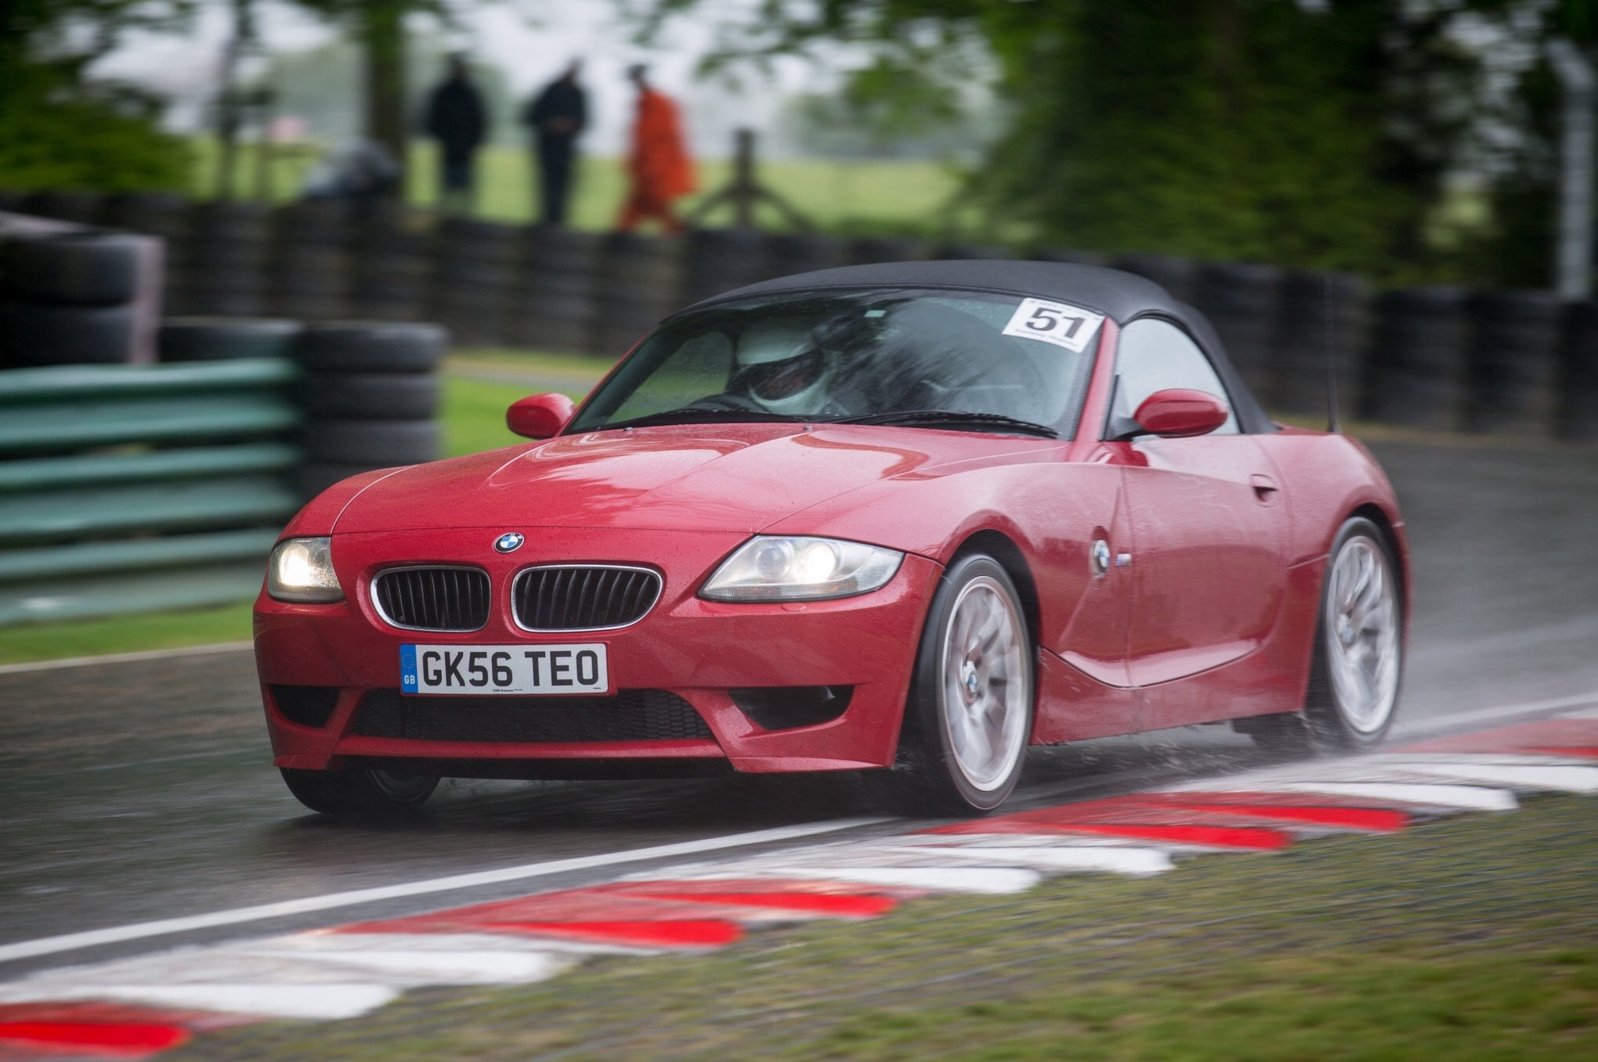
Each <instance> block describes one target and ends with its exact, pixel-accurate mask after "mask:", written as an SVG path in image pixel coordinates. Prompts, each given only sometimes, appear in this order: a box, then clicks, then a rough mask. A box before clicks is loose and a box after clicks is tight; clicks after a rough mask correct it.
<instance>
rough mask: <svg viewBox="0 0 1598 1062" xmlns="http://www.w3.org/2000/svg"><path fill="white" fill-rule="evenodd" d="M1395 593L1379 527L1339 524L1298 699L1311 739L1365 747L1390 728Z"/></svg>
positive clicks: (1397, 633)
mask: <svg viewBox="0 0 1598 1062" xmlns="http://www.w3.org/2000/svg"><path fill="white" fill-rule="evenodd" d="M1401 593H1402V590H1401V587H1400V585H1399V581H1398V573H1397V566H1396V565H1395V564H1394V563H1393V557H1392V552H1391V550H1390V548H1389V547H1388V545H1387V540H1386V538H1385V537H1384V536H1383V535H1382V532H1381V529H1380V528H1378V527H1377V526H1376V525H1375V524H1374V523H1372V522H1371V521H1369V520H1366V519H1364V518H1363V517H1355V518H1354V519H1351V520H1349V521H1348V522H1346V523H1345V524H1343V526H1342V528H1341V530H1339V531H1338V533H1337V538H1336V540H1335V541H1334V542H1333V543H1332V555H1331V560H1330V562H1329V563H1328V564H1327V566H1326V578H1325V581H1324V585H1323V586H1322V589H1321V602H1320V615H1319V620H1318V624H1317V629H1316V633H1315V659H1314V663H1313V665H1312V670H1311V672H1310V684H1309V697H1308V699H1307V700H1306V702H1305V705H1304V717H1305V720H1306V721H1307V722H1308V724H1309V728H1310V730H1311V732H1312V733H1313V735H1314V737H1315V740H1316V741H1317V743H1319V744H1321V745H1323V746H1327V747H1330V748H1336V749H1353V748H1369V747H1371V746H1373V745H1376V744H1377V743H1378V742H1380V741H1381V739H1382V737H1383V735H1385V734H1386V733H1387V730H1388V728H1389V727H1390V726H1392V724H1393V717H1394V715H1395V714H1396V711H1397V708H1398V687H1399V679H1400V677H1401V674H1402V671H1403V652H1404V631H1403V611H1402V606H1401V601H1400V594H1401Z"/></svg>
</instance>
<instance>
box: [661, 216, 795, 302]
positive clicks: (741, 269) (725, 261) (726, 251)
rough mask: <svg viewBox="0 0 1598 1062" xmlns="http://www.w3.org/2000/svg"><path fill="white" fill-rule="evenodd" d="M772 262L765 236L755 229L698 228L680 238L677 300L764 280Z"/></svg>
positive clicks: (707, 294) (700, 296)
mask: <svg viewBox="0 0 1598 1062" xmlns="http://www.w3.org/2000/svg"><path fill="white" fill-rule="evenodd" d="M772 264H773V263H772V262H771V261H770V260H769V257H768V255H767V253H766V237H765V234H764V233H761V232H759V231H757V230H754V229H698V230H695V231H693V232H690V233H688V235H687V236H685V237H684V238H683V265H682V269H683V286H682V293H681V295H680V296H679V300H678V301H679V302H681V303H683V304H685V305H686V304H688V303H693V302H698V301H699V300H700V299H708V298H710V297H711V296H712V295H720V294H721V293H722V292H724V291H731V290H732V289H733V288H736V287H741V286H742V285H744V284H752V283H754V282H755V281H757V280H766V279H768V276H769V275H770V274H768V273H767V270H768V269H769V268H770V267H771V265H772Z"/></svg>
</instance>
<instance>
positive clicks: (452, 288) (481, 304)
mask: <svg viewBox="0 0 1598 1062" xmlns="http://www.w3.org/2000/svg"><path fill="white" fill-rule="evenodd" d="M519 232H520V230H519V229H517V228H516V227H515V226H511V225H499V224H495V223H493V222H489V221H475V220H472V219H469V218H445V219H443V220H442V221H441V222H440V223H439V226H438V230H437V232H436V233H435V234H434V239H435V241H436V246H435V250H434V262H435V263H436V269H435V272H434V275H433V276H434V283H435V286H434V304H433V313H432V315H431V316H432V319H434V320H437V321H441V322H443V324H444V326H445V327H446V328H448V329H449V330H450V332H451V334H453V335H454V336H455V338H456V340H457V341H459V342H461V343H467V344H474V345H492V344H496V343H501V342H504V337H505V327H504V317H505V310H506V308H507V304H508V300H509V297H510V287H511V272H512V267H513V265H514V263H515V260H516V252H517V249H518V238H517V237H518V235H519Z"/></svg>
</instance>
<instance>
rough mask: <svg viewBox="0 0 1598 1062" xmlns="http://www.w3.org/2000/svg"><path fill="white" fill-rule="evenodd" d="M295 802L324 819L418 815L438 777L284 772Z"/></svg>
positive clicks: (368, 771)
mask: <svg viewBox="0 0 1598 1062" xmlns="http://www.w3.org/2000/svg"><path fill="white" fill-rule="evenodd" d="M280 770H281V772H282V774H283V782H284V784H285V785H287V786H288V788H289V792H290V793H293V794H294V799H296V800H298V801H299V802H300V803H301V804H304V805H305V806H306V807H308V808H310V809H311V810H312V811H319V812H321V813H322V814H324V815H335V816H338V817H341V818H395V817H399V816H403V815H409V814H413V813H415V812H416V811H417V810H418V809H420V808H421V806H422V805H423V804H425V803H427V798H428V797H430V796H432V795H433V790H434V789H436V788H438V775H436V774H412V773H410V772H408V771H386V770H378V769H376V768H370V767H346V768H342V769H339V770H332V771H301V770H296V769H293V768H289V767H283V768H280Z"/></svg>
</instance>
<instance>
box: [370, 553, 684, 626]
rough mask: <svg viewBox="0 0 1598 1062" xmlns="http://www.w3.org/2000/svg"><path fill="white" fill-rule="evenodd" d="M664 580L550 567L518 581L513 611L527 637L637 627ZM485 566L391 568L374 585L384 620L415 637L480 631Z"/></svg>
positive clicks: (644, 572) (618, 569)
mask: <svg viewBox="0 0 1598 1062" xmlns="http://www.w3.org/2000/svg"><path fill="white" fill-rule="evenodd" d="M660 589H661V583H660V575H659V574H658V573H656V572H653V571H651V570H649V569H648V568H629V567H624V566H619V565H550V566H546V567H540V568H528V569H527V570H525V571H523V572H521V573H520V574H518V575H517V576H516V581H515V583H514V584H513V586H512V589H511V611H512V613H513V615H514V616H515V619H516V623H517V625H518V626H520V627H521V628H522V629H524V630H528V631H594V630H610V629H613V628H616V627H625V626H627V625H629V624H632V623H637V622H638V621H639V620H641V619H643V618H644V615H645V613H647V612H648V611H649V610H650V609H651V608H653V607H654V604H655V602H656V601H657V600H658V599H659V597H660ZM490 594H491V591H490V587H489V579H488V573H487V572H485V571H483V570H482V569H480V568H457V567H447V566H442V565H440V566H418V567H414V568H390V569H389V570H387V571H384V572H379V573H378V575H377V577H376V578H375V579H373V580H372V601H373V603H374V604H375V605H376V606H377V610H378V612H379V613H380V614H381V615H382V617H383V619H384V620H386V621H387V622H388V623H390V624H392V625H393V626H395V627H402V628H405V629H406V630H414V631H475V630H481V629H482V628H483V626H484V625H486V624H487V623H488V614H489V607H490Z"/></svg>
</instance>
